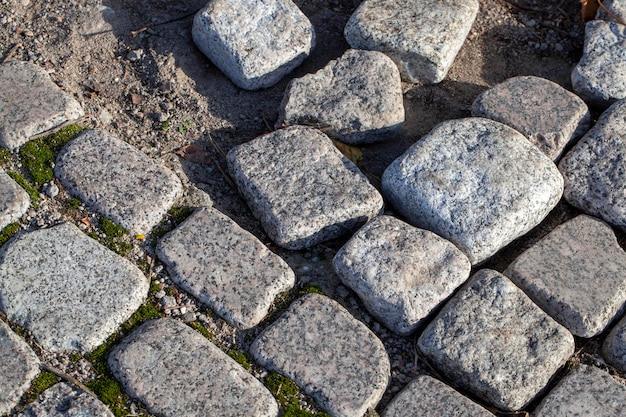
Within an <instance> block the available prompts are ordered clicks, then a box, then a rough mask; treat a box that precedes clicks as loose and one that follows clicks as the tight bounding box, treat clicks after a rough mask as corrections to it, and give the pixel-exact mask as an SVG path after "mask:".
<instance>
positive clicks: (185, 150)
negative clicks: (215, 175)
mask: <svg viewBox="0 0 626 417" xmlns="http://www.w3.org/2000/svg"><path fill="white" fill-rule="evenodd" d="M174 153H175V154H176V155H178V156H180V157H181V158H183V159H184V160H186V161H189V162H193V163H195V164H210V163H211V157H210V156H209V154H208V152H206V151H204V150H203V149H202V148H200V147H199V146H198V145H193V144H191V145H187V146H183V147H182V148H179V149H178V150H177V151H176V152H174Z"/></svg>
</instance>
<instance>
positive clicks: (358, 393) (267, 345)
mask: <svg viewBox="0 0 626 417" xmlns="http://www.w3.org/2000/svg"><path fill="white" fill-rule="evenodd" d="M250 353H251V354H252V356H253V357H254V358H255V360H256V361H257V362H258V363H259V364H261V366H264V367H266V368H268V369H270V370H273V371H276V372H279V373H281V374H283V375H285V376H287V377H289V378H291V379H293V380H294V381H295V382H296V384H298V386H299V387H300V388H302V389H303V390H304V392H305V393H306V394H308V395H310V396H311V397H313V398H314V399H315V400H316V401H317V402H318V405H319V406H320V407H321V408H322V409H324V410H326V411H327V412H328V413H330V414H331V415H332V416H333V417H362V416H363V414H365V412H366V411H367V409H368V408H374V407H375V406H376V404H377V403H378V401H380V399H381V398H382V395H383V393H384V392H385V389H386V388H387V384H388V382H389V377H390V364H389V358H388V356H387V352H386V351H385V347H384V346H383V344H382V342H381V341H380V340H379V339H378V338H377V337H376V335H374V334H373V333H372V332H371V331H370V330H369V329H368V328H367V327H366V326H365V325H364V324H363V323H361V322H360V321H358V320H356V319H355V318H354V317H352V316H351V315H350V313H348V311H347V310H345V309H344V308H343V307H341V305H339V304H338V303H337V302H335V301H333V300H331V299H330V298H328V297H326V296H323V295H319V294H308V295H305V296H304V297H302V298H300V299H298V300H296V301H294V302H293V303H292V304H291V306H289V308H288V309H287V311H285V312H284V313H283V315H281V316H280V317H279V318H278V320H276V321H275V322H274V323H273V324H272V325H271V326H270V327H268V328H267V329H265V330H264V331H263V333H261V335H259V337H258V338H257V339H256V340H255V341H254V343H253V344H252V346H251V347H250Z"/></svg>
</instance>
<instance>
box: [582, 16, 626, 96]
mask: <svg viewBox="0 0 626 417" xmlns="http://www.w3.org/2000/svg"><path fill="white" fill-rule="evenodd" d="M572 86H573V87H574V91H575V92H576V94H578V95H579V96H580V97H582V98H583V100H585V101H586V102H588V103H589V104H591V105H594V106H598V107H608V106H610V105H611V104H613V103H614V102H615V101H617V100H620V99H623V98H626V26H622V25H620V24H618V23H613V22H606V21H604V20H592V21H591V22H588V23H587V24H586V25H585V46H584V49H583V56H582V58H580V62H578V64H577V65H576V66H575V67H574V70H573V71H572Z"/></svg>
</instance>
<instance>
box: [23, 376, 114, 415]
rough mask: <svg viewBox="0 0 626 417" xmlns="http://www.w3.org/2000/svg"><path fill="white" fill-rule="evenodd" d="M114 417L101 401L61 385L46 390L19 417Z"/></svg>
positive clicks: (63, 384) (68, 386)
mask: <svg viewBox="0 0 626 417" xmlns="http://www.w3.org/2000/svg"><path fill="white" fill-rule="evenodd" d="M83 416H84V417H113V416H114V415H113V413H112V412H111V411H110V410H109V409H108V408H107V407H106V405H104V404H103V403H102V402H101V401H99V400H97V399H96V398H94V397H92V396H91V395H89V394H87V393H86V392H83V391H79V390H77V389H75V388H72V387H71V386H70V385H67V384H65V383H60V384H56V385H54V386H52V387H51V388H48V389H47V390H45V391H44V392H43V393H42V394H41V395H40V396H39V399H38V400H37V402H36V403H34V404H32V405H31V406H29V407H28V408H26V409H25V410H24V411H23V412H22V413H20V414H19V415H18V417H83Z"/></svg>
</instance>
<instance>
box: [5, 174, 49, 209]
mask: <svg viewBox="0 0 626 417" xmlns="http://www.w3.org/2000/svg"><path fill="white" fill-rule="evenodd" d="M7 174H9V177H11V178H13V181H15V182H16V183H18V184H19V185H20V186H21V187H22V188H23V189H24V190H26V192H27V193H28V196H29V197H30V201H31V202H32V203H33V205H34V206H35V207H37V203H39V202H40V201H41V198H40V197H39V190H37V189H36V188H35V187H33V186H32V185H30V183H29V182H28V180H27V179H26V178H24V177H23V176H21V175H20V174H18V173H17V172H13V171H7Z"/></svg>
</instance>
